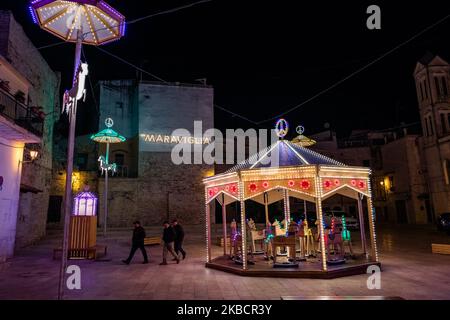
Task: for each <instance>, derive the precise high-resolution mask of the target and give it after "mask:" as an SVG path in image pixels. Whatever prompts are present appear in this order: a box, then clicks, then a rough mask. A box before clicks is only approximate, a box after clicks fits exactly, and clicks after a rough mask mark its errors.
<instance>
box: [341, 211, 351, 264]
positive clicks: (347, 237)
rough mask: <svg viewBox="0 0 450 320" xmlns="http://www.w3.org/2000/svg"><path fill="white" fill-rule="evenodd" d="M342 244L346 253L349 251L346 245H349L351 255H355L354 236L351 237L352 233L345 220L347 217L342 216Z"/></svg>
mask: <svg viewBox="0 0 450 320" xmlns="http://www.w3.org/2000/svg"><path fill="white" fill-rule="evenodd" d="M341 221H342V232H341V235H342V246H343V250H344V255H345V254H346V253H347V252H346V250H345V247H346V246H347V247H348V250H349V253H350V256H351V257H353V256H354V254H353V248H352V238H351V234H350V231H349V230H348V229H347V223H346V221H345V217H342V220H341Z"/></svg>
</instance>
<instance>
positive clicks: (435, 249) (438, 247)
mask: <svg viewBox="0 0 450 320" xmlns="http://www.w3.org/2000/svg"><path fill="white" fill-rule="evenodd" d="M431 252H432V253H437V254H450V244H437V243H432V244H431Z"/></svg>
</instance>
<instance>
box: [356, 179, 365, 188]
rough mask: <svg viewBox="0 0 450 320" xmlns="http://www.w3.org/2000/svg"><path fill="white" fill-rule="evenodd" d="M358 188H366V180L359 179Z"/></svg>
mask: <svg viewBox="0 0 450 320" xmlns="http://www.w3.org/2000/svg"><path fill="white" fill-rule="evenodd" d="M358 188H360V189H365V188H366V182H365V181H363V180H359V181H358Z"/></svg>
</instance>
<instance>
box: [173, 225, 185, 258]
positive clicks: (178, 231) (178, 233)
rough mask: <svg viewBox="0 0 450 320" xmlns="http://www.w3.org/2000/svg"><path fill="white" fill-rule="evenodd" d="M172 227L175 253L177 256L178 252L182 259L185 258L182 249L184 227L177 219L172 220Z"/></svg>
mask: <svg viewBox="0 0 450 320" xmlns="http://www.w3.org/2000/svg"><path fill="white" fill-rule="evenodd" d="M172 225H173V229H174V230H175V253H176V254H177V256H179V254H180V252H181V255H182V256H183V260H184V259H185V258H186V251H184V249H183V240H184V229H183V227H182V226H181V224H179V223H178V220H177V219H173V221H172Z"/></svg>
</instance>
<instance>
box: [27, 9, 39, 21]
mask: <svg viewBox="0 0 450 320" xmlns="http://www.w3.org/2000/svg"><path fill="white" fill-rule="evenodd" d="M28 9H29V10H30V14H31V18H32V19H33V22H34V23H35V24H38V19H37V17H36V13H35V12H34V9H33V7H32V6H29V7H28Z"/></svg>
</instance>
